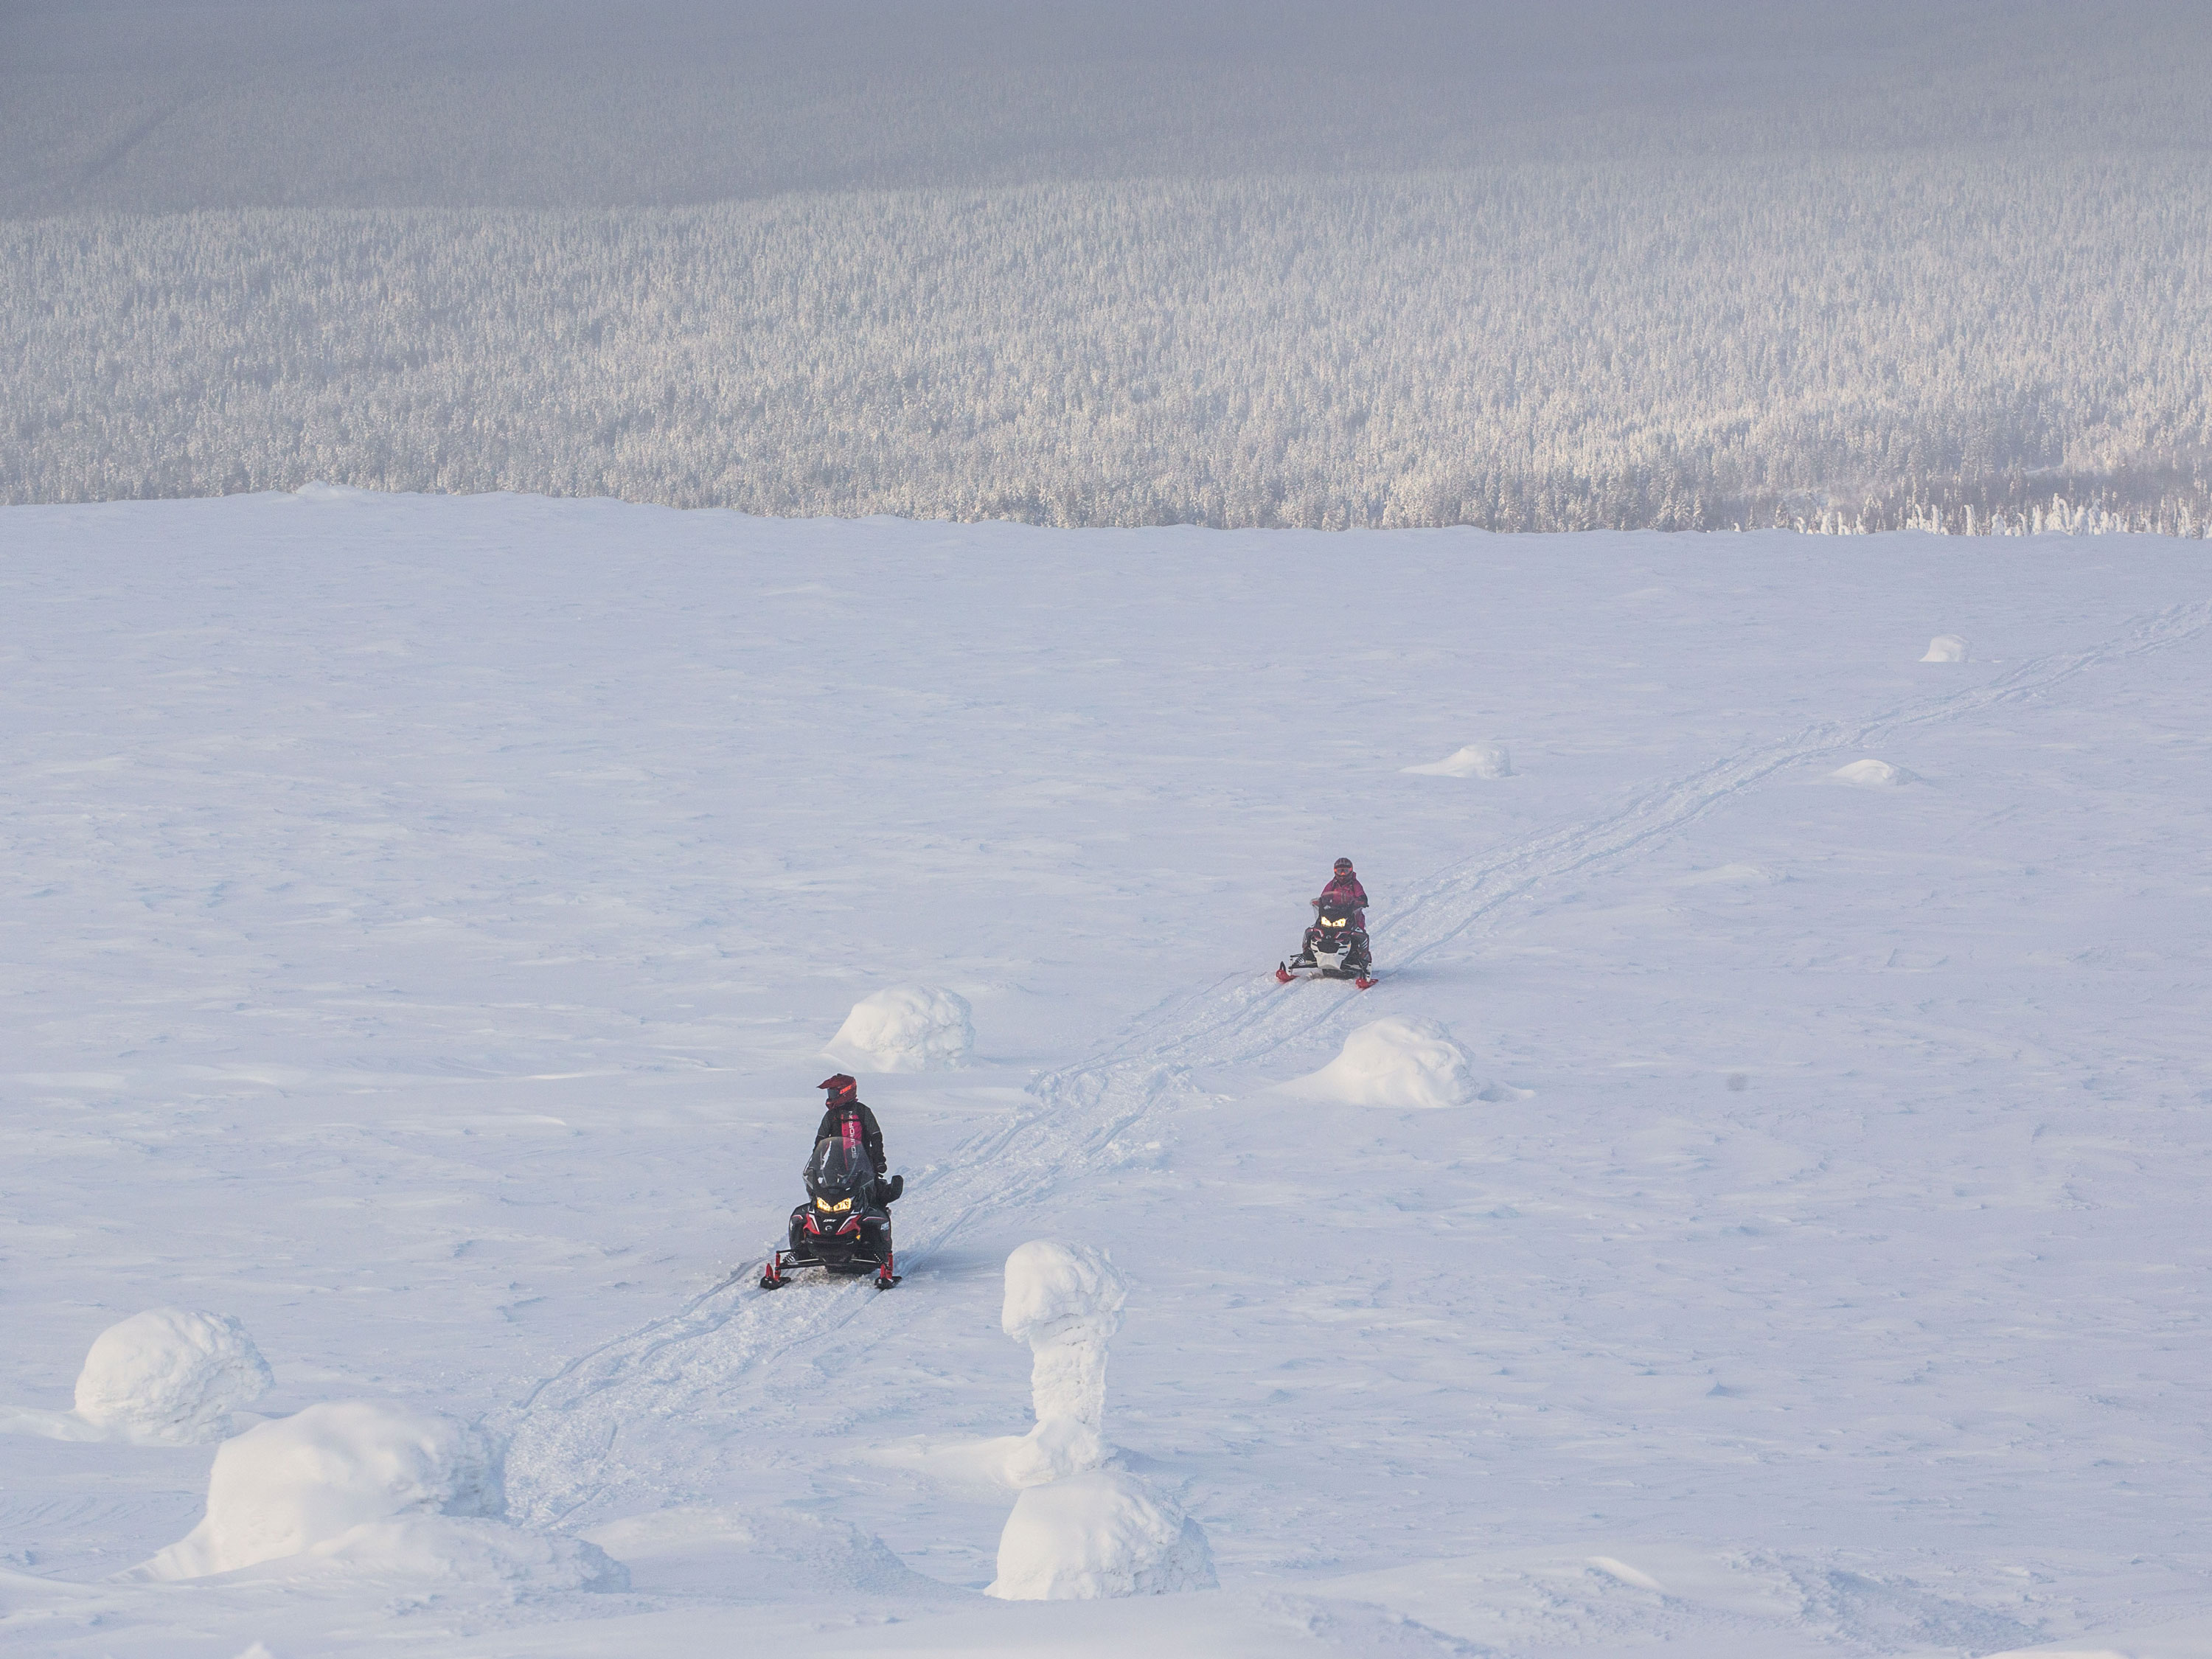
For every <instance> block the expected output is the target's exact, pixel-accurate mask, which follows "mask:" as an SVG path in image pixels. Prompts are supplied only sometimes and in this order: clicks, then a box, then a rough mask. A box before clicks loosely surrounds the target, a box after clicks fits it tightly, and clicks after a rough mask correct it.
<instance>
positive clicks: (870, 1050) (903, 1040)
mask: <svg viewBox="0 0 2212 1659" xmlns="http://www.w3.org/2000/svg"><path fill="white" fill-rule="evenodd" d="M973 1048H975V1025H974V1024H973V1022H972V1021H971V1020H970V1019H969V1006H968V1004H967V1001H966V1000H965V999H963V998H961V997H958V996H955V995H954V994H952V993H951V992H950V991H936V990H932V989H930V988H929V987H927V986H922V985H893V986H890V987H887V988H886V989H884V990H881V991H878V992H876V993H875V994H873V995H872V996H866V997H862V998H861V999H860V1000H859V1001H858V1002H856V1003H854V1005H853V1012H851V1013H849V1014H848V1015H846V1016H845V1023H844V1024H842V1025H841V1026H839V1027H838V1028H837V1035H836V1036H834V1037H832V1038H831V1039H830V1040H829V1048H827V1049H826V1050H824V1052H825V1053H826V1054H828V1055H829V1058H830V1059H832V1060H836V1061H837V1062H838V1063H839V1064H840V1065H842V1066H851V1067H852V1068H853V1069H854V1071H858V1072H939V1071H949V1070H950V1069H951V1068H952V1067H953V1066H960V1065H963V1064H965V1063H966V1061H967V1059H968V1055H969V1051H970V1050H971V1049H973Z"/></svg>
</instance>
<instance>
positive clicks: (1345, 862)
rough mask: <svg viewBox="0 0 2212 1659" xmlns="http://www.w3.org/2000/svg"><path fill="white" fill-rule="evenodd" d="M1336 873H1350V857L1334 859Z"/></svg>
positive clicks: (1342, 874) (1343, 874)
mask: <svg viewBox="0 0 2212 1659" xmlns="http://www.w3.org/2000/svg"><path fill="white" fill-rule="evenodd" d="M1336 873H1337V874H1338V875H1340V876H1348V875H1350V874H1351V873H1352V860H1350V859H1339V860H1337V861H1336Z"/></svg>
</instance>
